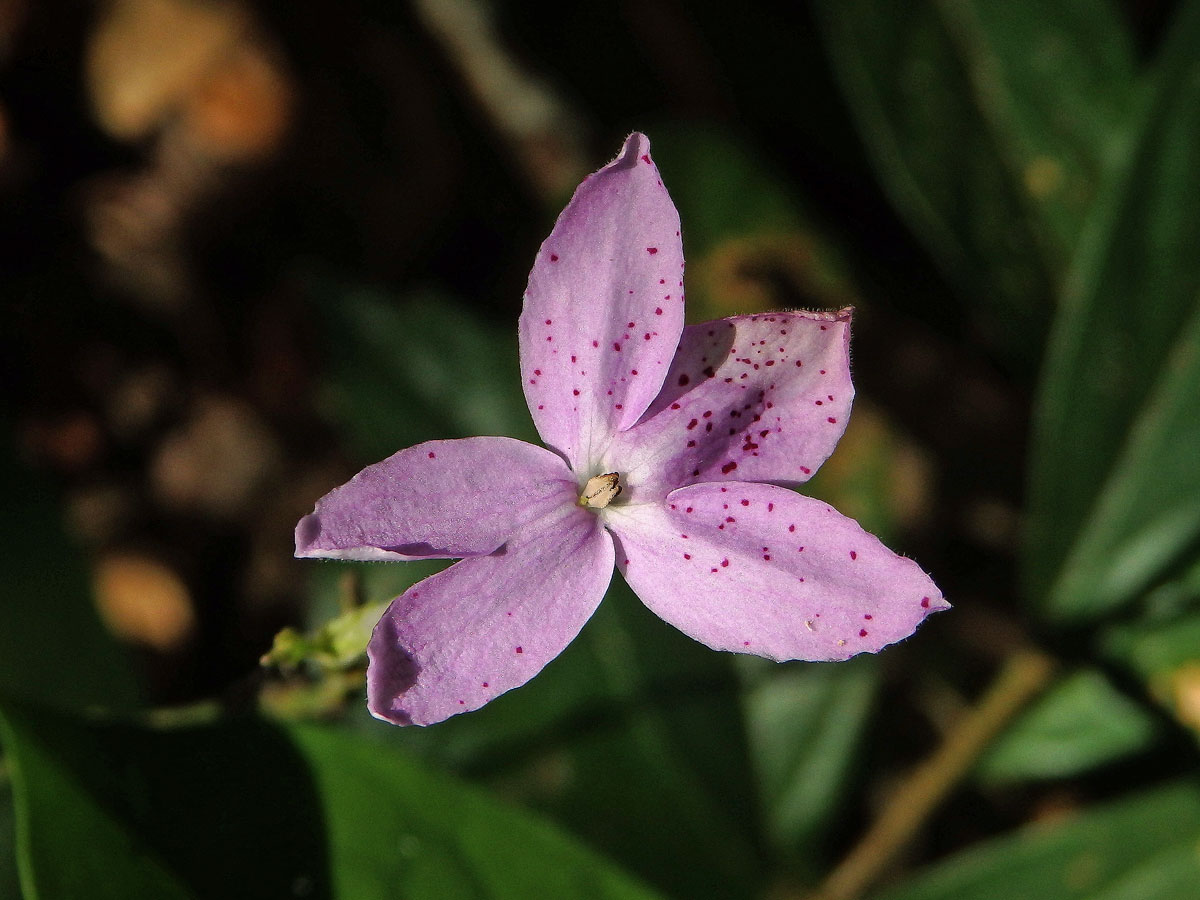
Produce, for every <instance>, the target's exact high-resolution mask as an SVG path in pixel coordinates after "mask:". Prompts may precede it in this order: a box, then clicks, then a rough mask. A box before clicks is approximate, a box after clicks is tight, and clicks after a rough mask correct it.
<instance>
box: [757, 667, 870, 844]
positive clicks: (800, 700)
mask: <svg viewBox="0 0 1200 900" xmlns="http://www.w3.org/2000/svg"><path fill="white" fill-rule="evenodd" d="M747 662H753V663H754V664H753V666H752V667H753V670H754V671H753V672H750V673H748V678H749V680H750V686H749V688H748V690H747V694H746V701H745V706H746V721H747V725H746V730H747V736H748V740H749V743H750V752H751V756H752V759H753V762H754V767H755V771H756V774H757V776H758V782H759V791H758V793H759V796H760V797H761V798H762V802H763V803H764V805H765V807H766V809H765V816H764V817H765V819H766V823H767V825H766V830H767V835H768V837H769V838H770V839H771V841H772V843H773V844H774V845H775V846H776V847H777V848H778V849H779V850H781V851H783V852H784V853H786V854H788V855H792V856H795V855H797V854H805V853H808V854H811V853H812V845H813V844H818V843H819V836H820V832H821V830H822V829H824V828H826V827H827V826H828V824H829V819H830V818H831V816H832V815H833V813H834V812H835V811H836V810H837V807H838V804H839V801H840V800H841V799H842V797H843V794H844V792H845V789H846V785H847V781H848V780H849V778H850V777H851V775H852V773H853V771H854V763H855V758H856V754H857V748H858V747H859V745H860V742H861V740H862V737H863V734H864V733H865V730H866V724H867V721H868V718H869V715H870V712H871V710H872V708H873V706H874V699H875V692H876V688H877V686H878V683H879V667H878V660H877V658H876V657H873V656H866V655H864V656H860V657H858V658H856V659H853V660H850V661H848V662H845V663H839V664H838V665H827V664H821V663H793V664H790V665H778V666H777V665H771V666H770V667H768V666H767V664H765V663H764V664H762V665H759V664H757V663H758V661H749V660H748V661H747ZM747 668H750V666H748V667H747Z"/></svg>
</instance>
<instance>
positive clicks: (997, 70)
mask: <svg viewBox="0 0 1200 900" xmlns="http://www.w3.org/2000/svg"><path fill="white" fill-rule="evenodd" d="M818 12H819V15H818V20H819V22H820V23H821V25H822V27H823V31H824V34H825V41H826V45H827V47H828V51H829V54H830V56H831V59H832V62H833V65H834V69H835V71H836V73H837V75H838V78H839V80H840V81H841V84H842V90H843V94H844V96H845V98H846V101H847V103H848V104H849V106H850V109H851V111H852V112H853V113H854V115H855V117H856V119H857V121H858V126H859V130H860V132H861V134H862V137H863V140H864V143H865V144H866V147H867V150H868V152H869V154H870V155H871V157H872V158H873V160H874V163H875V167H876V170H877V171H878V173H879V175H880V178H881V180H882V182H883V186H884V188H885V189H886V190H887V191H888V193H889V194H890V195H891V198H892V201H893V203H894V204H895V206H896V208H897V209H898V210H899V212H900V213H901V215H902V216H904V218H905V219H906V220H907V222H908V224H909V227H910V228H912V229H913V231H914V232H915V233H916V235H917V236H918V237H919V238H920V239H921V240H922V241H923V242H924V243H925V245H926V247H927V248H928V250H929V252H930V253H931V255H932V256H933V258H934V259H935V260H936V261H937V262H938V264H939V265H940V266H941V268H942V270H943V271H944V272H945V273H946V276H947V278H948V279H949V281H950V282H951V283H952V284H953V285H955V286H956V287H957V289H958V290H959V292H960V293H961V294H962V296H964V297H967V298H970V299H971V300H972V302H973V303H974V304H975V305H977V306H978V312H979V316H980V318H979V324H980V326H981V327H983V328H984V329H985V330H986V331H987V332H988V333H990V334H991V335H992V337H993V340H995V341H996V342H997V344H998V346H999V347H1001V348H1002V349H1004V350H1005V351H1006V354H1007V355H1008V356H1009V358H1010V359H1013V360H1014V361H1017V362H1021V361H1025V362H1031V361H1033V360H1035V359H1036V358H1037V352H1038V350H1039V349H1040V347H1039V341H1037V340H1036V337H1037V335H1038V334H1039V333H1040V330H1041V329H1042V327H1043V322H1044V321H1045V318H1046V312H1047V310H1048V308H1049V301H1050V298H1051V296H1052V295H1053V289H1054V285H1055V283H1056V282H1057V280H1058V279H1059V277H1060V276H1061V274H1062V272H1063V269H1064V267H1065V264H1066V260H1067V258H1068V254H1069V253H1070V251H1071V250H1072V248H1073V246H1074V245H1075V243H1076V240H1077V238H1078V235H1079V234H1080V232H1081V229H1082V222H1083V217H1084V214H1085V213H1086V212H1087V210H1088V208H1089V206H1090V204H1091V201H1092V197H1093V195H1094V193H1095V190H1096V186H1097V184H1098V183H1099V182H1100V181H1101V179H1102V177H1103V173H1104V172H1105V171H1106V170H1107V169H1108V168H1109V167H1110V166H1111V164H1112V160H1113V158H1114V156H1116V155H1117V154H1116V153H1115V152H1114V151H1115V150H1116V148H1117V145H1118V144H1119V138H1120V135H1121V134H1122V133H1123V127H1122V126H1123V125H1124V124H1125V122H1126V119H1127V116H1128V114H1129V110H1130V108H1131V105H1132V103H1133V100H1134V97H1135V90H1134V84H1135V79H1134V70H1133V63H1132V54H1131V53H1130V48H1129V42H1128V39H1127V37H1126V35H1125V34H1124V32H1123V30H1122V28H1121V25H1120V21H1119V19H1118V18H1117V16H1116V11H1115V9H1114V8H1113V7H1112V5H1111V4H1110V3H1108V2H1104V0H1072V2H1066V3H1041V2H1039V0H1014V2H1006V3H999V4H998V3H989V2H984V0H940V2H939V0H920V2H915V3H890V2H885V0H821V2H819V3H818ZM1031 338H1033V339H1032V340H1031Z"/></svg>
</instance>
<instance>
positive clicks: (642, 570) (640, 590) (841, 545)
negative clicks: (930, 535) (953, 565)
mask: <svg viewBox="0 0 1200 900" xmlns="http://www.w3.org/2000/svg"><path fill="white" fill-rule="evenodd" d="M606 513H607V515H606V520H607V524H608V527H609V529H610V530H611V531H612V532H613V534H614V535H615V536H616V539H617V559H618V560H619V561H620V562H619V567H620V568H621V572H622V574H624V576H625V580H626V581H628V582H629V585H630V587H632V588H633V590H634V591H635V592H636V593H637V595H638V596H639V597H641V599H642V602H644V603H645V604H646V605H647V606H648V607H650V609H651V610H653V611H654V612H655V613H656V614H658V615H659V616H660V617H661V618H663V619H664V620H666V621H667V622H670V623H671V624H672V625H674V626H675V627H676V628H678V629H679V630H680V631H683V632H684V633H685V634H687V635H690V636H691V637H693V638H695V639H696V640H698V641H700V642H702V643H704V644H707V645H708V646H710V647H712V648H713V649H716V650H729V651H733V652H736V653H754V654H757V655H759V656H765V657H768V658H770V659H774V660H788V659H806V660H842V659H846V658H848V657H851V656H854V655H855V654H856V653H863V652H875V651H877V650H880V649H881V648H883V647H884V646H886V645H887V644H890V643H892V642H893V641H898V640H900V639H901V638H905V637H908V636H909V635H910V634H912V632H913V631H914V629H916V627H917V626H918V625H919V624H920V623H921V621H922V620H923V619H924V618H925V616H927V615H928V614H929V613H931V612H934V611H937V610H941V609H946V608H948V607H949V604H948V603H946V601H945V600H944V599H943V598H942V594H941V592H940V591H938V589H937V587H936V586H934V584H933V582H932V581H931V580H930V578H929V576H928V575H926V574H925V573H924V572H923V571H922V570H921V568H920V566H918V565H917V564H916V563H915V562H913V561H912V560H910V559H906V558H904V557H902V556H898V555H897V554H895V553H893V552H892V551H890V550H888V549H887V548H886V547H884V546H883V544H881V543H880V542H879V539H878V538H876V537H874V536H872V535H870V534H868V533H867V532H865V531H863V530H862V528H861V527H859V525H858V523H857V522H855V521H854V520H853V519H849V518H847V517H845V516H843V515H842V514H841V513H838V512H836V511H835V510H833V509H832V508H831V507H829V506H828V505H827V504H825V503H823V502H821V501H820V500H814V499H812V498H810V497H804V496H801V495H799V494H796V493H793V492H792V491H789V490H787V489H786V488H781V487H776V486H774V485H769V484H745V483H740V482H728V483H726V484H696V485H691V486H690V487H685V488H681V489H679V490H677V491H673V492H672V493H671V494H670V495H669V496H668V497H667V499H666V501H665V502H663V503H652V504H650V503H648V504H639V505H635V506H626V507H623V508H622V507H610V508H609V509H608V510H606Z"/></svg>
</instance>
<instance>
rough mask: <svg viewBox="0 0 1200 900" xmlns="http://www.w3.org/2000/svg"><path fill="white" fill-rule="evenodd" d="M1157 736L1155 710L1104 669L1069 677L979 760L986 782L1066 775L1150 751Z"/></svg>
mask: <svg viewBox="0 0 1200 900" xmlns="http://www.w3.org/2000/svg"><path fill="white" fill-rule="evenodd" d="M1156 736H1157V728H1156V724H1155V719H1154V717H1153V716H1152V715H1150V713H1148V712H1147V711H1146V710H1145V709H1143V708H1142V707H1141V706H1139V705H1138V704H1136V703H1134V702H1133V701H1132V700H1130V699H1129V698H1128V697H1126V696H1125V695H1124V694H1122V693H1121V692H1120V691H1118V690H1116V689H1115V688H1114V687H1113V686H1112V685H1111V684H1109V682H1108V679H1107V678H1105V677H1104V676H1103V675H1102V674H1101V673H1100V672H1097V671H1095V670H1093V669H1085V670H1082V671H1080V672H1076V673H1075V674H1073V675H1070V676H1068V677H1066V678H1064V679H1062V680H1061V681H1059V682H1058V683H1057V684H1056V685H1054V686H1053V687H1052V688H1051V689H1050V690H1049V691H1047V692H1046V693H1045V694H1043V695H1042V696H1041V697H1040V698H1038V700H1037V701H1036V702H1035V703H1034V704H1033V706H1031V707H1030V708H1029V709H1027V710H1026V711H1025V712H1023V713H1022V714H1021V716H1020V717H1019V718H1017V720H1016V721H1015V722H1013V724H1012V725H1011V726H1009V728H1008V730H1007V731H1005V732H1004V734H1003V735H1001V737H1000V738H999V739H998V740H997V741H996V742H995V743H994V744H992V745H991V747H990V748H989V749H988V752H987V754H986V755H985V756H984V757H983V758H982V759H980V761H979V766H978V768H977V770H976V774H977V775H978V776H979V777H980V778H981V779H982V780H984V781H987V782H993V783H996V782H1008V781H1022V780H1026V779H1041V778H1064V777H1067V776H1071V775H1078V774H1080V773H1082V772H1086V771H1088V770H1089V769H1092V768H1095V767H1097V766H1101V765H1104V764H1105V763H1110V762H1113V761H1114V760H1117V759H1121V758H1122V757H1125V756H1129V755H1130V754H1133V753H1137V752H1138V751H1140V750H1145V749H1146V748H1147V747H1149V746H1150V745H1151V744H1153V742H1154V739H1155V737H1156Z"/></svg>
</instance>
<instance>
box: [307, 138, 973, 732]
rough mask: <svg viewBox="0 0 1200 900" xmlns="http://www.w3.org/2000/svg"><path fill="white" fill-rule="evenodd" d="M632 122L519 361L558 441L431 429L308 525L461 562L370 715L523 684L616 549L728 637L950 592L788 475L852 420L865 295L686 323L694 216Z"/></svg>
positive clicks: (400, 616) (706, 634)
mask: <svg viewBox="0 0 1200 900" xmlns="http://www.w3.org/2000/svg"><path fill="white" fill-rule="evenodd" d="M649 151H650V143H649V141H648V140H647V139H646V137H645V136H644V135H641V134H633V135H631V136H630V137H629V138H628V139H627V140H626V142H625V146H624V147H623V148H622V150H621V154H620V156H618V157H617V158H616V159H615V160H614V161H613V162H611V163H609V164H608V165H607V166H605V167H604V168H603V169H601V170H600V171H598V172H596V173H595V174H594V175H592V176H591V177H589V178H588V179H587V180H585V181H584V182H583V184H582V185H580V187H579V189H578V190H577V191H576V192H575V196H574V197H573V198H572V199H571V202H570V204H569V205H568V206H567V208H566V209H565V210H564V211H563V213H562V215H561V216H560V217H559V219H558V222H557V224H555V226H554V231H553V232H551V234H550V237H549V238H548V239H547V240H546V242H545V243H544V244H543V245H542V248H541V250H540V251H539V253H538V256H537V261H536V262H535V263H534V266H533V271H532V272H531V273H530V276H529V287H528V290H526V292H525V306H524V310H523V311H522V313H521V320H520V346H521V378H522V382H523V386H524V388H525V397H526V400H527V401H528V403H529V411H530V412H531V413H532V414H533V420H534V423H535V424H536V425H537V429H538V432H539V433H540V434H541V436H542V439H543V440H544V441H545V443H546V445H547V447H549V448H550V449H543V448H542V447H536V446H533V445H531V444H526V443H523V442H521V441H517V440H512V439H510V438H504V437H476V438H467V439H465V440H453V441H431V442H429V443H425V444H419V445H417V446H415V447H410V448H409V449H407V450H401V451H400V452H399V453H397V454H396V455H394V456H392V457H390V458H388V459H386V460H384V461H383V462H380V463H376V464H375V465H373V466H369V467H368V468H366V469H364V470H363V471H361V472H359V473H358V475H356V476H355V477H354V478H353V479H352V480H351V481H349V482H348V483H347V484H344V485H342V486H341V487H340V488H337V489H336V490H334V491H332V492H331V493H329V494H327V495H326V496H325V497H323V498H322V499H321V500H320V501H319V502H318V503H317V507H316V510H315V511H314V512H313V513H312V514H311V515H308V516H305V517H304V518H303V519H302V520H301V521H300V523H299V525H298V526H297V527H296V555H297V556H303V557H331V558H336V559H377V560H412V559H429V558H436V557H441V558H446V557H450V558H458V557H461V561H460V562H458V563H455V564H454V565H453V566H451V567H450V568H448V569H446V570H445V571H443V572H440V573H438V574H437V575H433V576H432V577H430V578H427V579H425V580H424V581H422V582H420V583H419V584H416V585H414V586H413V587H411V588H410V589H409V590H407V591H405V592H404V594H402V595H401V596H399V597H397V598H396V599H395V600H394V601H393V602H392V605H391V606H390V607H389V608H388V611H387V613H386V614H385V615H384V617H383V619H382V620H381V621H380V622H379V624H378V625H377V626H376V627H375V632H374V634H373V635H372V637H371V641H370V646H369V648H368V655H369V659H370V668H369V670H368V676H367V694H368V703H369V706H370V709H371V712H372V713H373V714H374V715H375V716H377V717H379V718H381V719H386V720H388V721H390V722H395V723H397V724H417V725H429V724H431V723H433V722H440V721H441V720H443V719H445V718H447V717H449V716H452V715H454V714H456V713H460V712H466V711H467V710H472V709H478V708H479V707H481V706H483V705H484V704H485V703H487V702H488V701H489V700H491V699H493V698H494V697H497V696H498V695H500V694H502V693H504V692H505V691H508V690H511V689H512V688H515V687H517V686H519V685H522V684H524V683H525V682H526V681H528V680H529V679H530V678H532V677H533V676H534V675H536V674H537V673H538V672H539V671H540V670H541V669H542V667H543V666H545V665H546V664H547V663H548V662H550V660H552V659H554V657H556V656H557V655H558V654H559V653H561V652H562V650H563V649H564V648H565V647H566V646H567V644H568V643H570V641H571V640H572V639H573V638H574V637H575V635H576V634H578V633H579V630H580V629H581V628H582V627H583V625H584V623H585V622H587V620H588V618H589V617H590V616H591V615H592V613H593V612H594V611H595V609H596V607H597V606H598V605H599V603H600V600H601V598H602V597H603V596H604V593H605V591H606V589H607V588H608V583H609V580H610V579H611V577H612V569H613V563H614V562H615V563H616V566H617V568H618V569H619V570H620V572H621V574H622V575H623V576H624V577H625V580H626V581H627V582H629V585H630V587H632V588H633V590H634V592H636V593H637V595H638V596H639V597H640V598H641V599H642V601H643V602H644V603H645V604H646V605H647V606H648V607H650V609H652V610H653V611H654V612H655V613H656V614H657V615H658V616H660V617H661V618H663V619H664V620H666V621H667V622H670V623H671V624H672V625H674V626H675V627H677V628H679V629H680V630H681V631H683V632H684V633H685V634H688V635H690V636H691V637H693V638H695V639H696V640H698V641H701V642H703V643H705V644H707V645H708V646H710V647H712V648H714V649H716V650H729V651H732V652H735V653H754V654H757V655H759V656H765V657H768V658H770V659H774V660H789V659H806V660H843V659H847V658H848V657H850V656H853V655H855V654H856V653H862V652H864V651H869V652H874V651H877V650H879V649H880V648H882V647H883V646H885V645H886V644H890V643H892V642H893V641H897V640H900V639H901V638H904V637H907V636H908V635H909V634H911V633H912V632H913V630H914V629H915V628H916V627H917V625H918V624H919V623H920V622H921V620H922V619H924V618H925V616H927V615H928V614H929V613H930V612H934V611H936V610H941V609H946V608H948V606H949V604H947V603H946V601H945V600H943V598H942V595H941V592H939V591H938V589H937V588H936V587H935V586H934V584H933V582H932V581H931V580H930V579H929V577H928V576H927V575H926V574H925V573H924V572H923V571H922V570H921V568H920V567H919V566H918V565H917V564H916V563H914V562H912V561H911V560H909V559H905V558H904V557H901V556H897V555H896V554H895V553H892V552H891V551H890V550H888V549H887V548H886V547H884V546H883V544H881V543H880V542H879V540H878V539H877V538H875V537H874V536H872V535H870V534H868V533H866V532H865V531H863V530H862V528H860V527H859V525H858V523H856V522H855V521H853V520H852V519H848V518H846V517H845V516H843V515H841V514H840V513H838V512H836V511H835V510H833V509H832V508H831V507H830V506H828V505H827V504H825V503H823V502H822V501H820V500H814V499H812V498H809V497H804V496H802V495H800V494H797V493H795V492H793V491H791V490H788V488H789V487H792V486H795V485H798V484H801V483H803V482H804V481H807V480H808V478H809V476H811V475H812V473H813V472H814V471H815V470H816V469H817V467H818V466H820V465H821V463H822V462H824V461H825V459H826V458H827V457H828V456H829V454H830V453H831V452H832V451H833V448H834V445H835V444H836V443H837V441H838V439H839V438H840V437H841V435H842V432H843V430H844V429H845V427H846V419H847V417H848V416H849V414H850V402H851V399H852V397H853V395H854V388H853V385H852V384H851V381H850V369H849V355H848V347H849V338H850V311H849V310H843V311H841V312H837V313H809V312H800V313H771V314H764V315H757V316H735V317H733V318H729V319H722V320H720V321H716V322H708V323H706V324H703V325H691V326H688V327H684V325H683V244H682V241H681V240H680V234H679V215H678V213H677V212H676V211H675V207H674V205H673V204H672V203H671V199H670V197H669V196H668V195H667V191H666V188H664V187H663V184H662V181H661V180H660V179H659V174H658V169H657V168H656V167H655V165H654V163H653V161H652V160H651V158H650V153H649Z"/></svg>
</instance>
